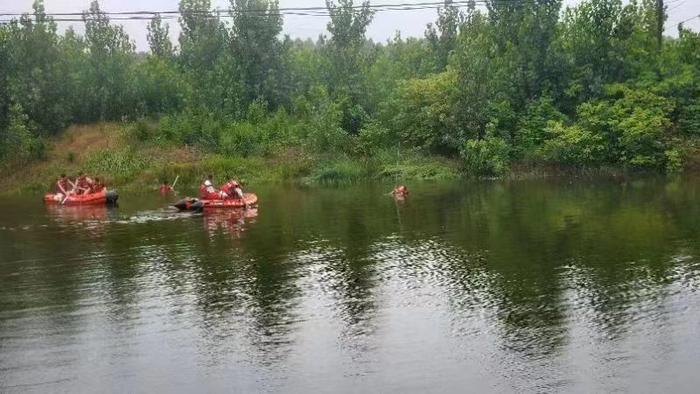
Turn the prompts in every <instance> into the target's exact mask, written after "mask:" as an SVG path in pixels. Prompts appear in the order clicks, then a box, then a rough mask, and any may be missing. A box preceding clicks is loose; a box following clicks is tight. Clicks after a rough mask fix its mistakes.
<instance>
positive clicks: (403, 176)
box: [0, 123, 462, 194]
mask: <svg viewBox="0 0 700 394" xmlns="http://www.w3.org/2000/svg"><path fill="white" fill-rule="evenodd" d="M79 171H84V172H86V173H89V174H94V175H95V176H99V177H102V178H104V179H105V180H106V181H107V183H108V184H109V185H112V186H113V187H115V188H118V189H120V190H143V189H156V188H157V187H158V185H159V184H160V182H161V181H162V180H164V179H165V180H169V181H171V182H172V180H173V179H175V177H177V176H179V181H178V184H180V185H197V184H198V183H199V182H200V181H201V179H202V178H203V177H204V176H206V174H209V173H211V174H216V175H217V176H219V177H223V176H225V175H227V174H228V175H231V176H235V177H238V178H240V179H244V180H246V181H247V182H248V183H249V184H260V183H285V182H286V183H299V184H324V183H351V182H356V181H361V180H394V181H417V180H450V179H458V178H460V177H461V176H462V174H461V173H460V167H459V162H457V161H456V160H449V159H445V158H439V157H428V156H425V155H421V154H419V153H416V152H407V151H396V152H389V151H382V152H379V153H378V154H377V155H375V156H373V157H372V158H358V157H351V156H349V155H332V156H331V155H318V154H309V153H308V152H306V151H304V149H302V148H299V147H288V148H285V149H280V150H277V151H275V152H273V153H272V154H270V155H267V156H249V157H240V156H238V157H236V156H230V155H222V154H215V153H208V152H204V151H203V150H201V149H198V148H195V147H190V146H177V145H174V144H172V143H158V142H146V143H144V142H142V141H138V139H137V138H135V137H134V136H133V132H132V128H131V126H130V125H125V124H120V123H99V124H91V125H75V126H71V127H69V128H68V129H67V130H66V131H65V132H64V133H62V134H61V135H60V136H58V137H56V138H54V139H52V140H49V141H48V143H47V150H46V154H45V158H44V159H43V160H38V161H33V162H30V163H26V164H14V165H11V166H8V167H7V168H6V169H5V171H4V173H5V175H4V176H0V190H1V192H0V193H5V194H16V193H30V192H31V193H35V192H43V191H45V190H47V189H49V188H50V187H51V184H52V182H53V181H54V180H55V178H56V177H57V176H58V175H59V174H61V173H66V174H76V173H78V172H79Z"/></svg>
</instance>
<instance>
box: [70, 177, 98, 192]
mask: <svg viewBox="0 0 700 394" xmlns="http://www.w3.org/2000/svg"><path fill="white" fill-rule="evenodd" d="M94 183H95V181H94V180H92V179H91V178H90V177H89V176H87V175H85V174H84V173H82V172H81V173H79V174H78V178H77V179H76V180H75V187H74V188H73V191H74V192H75V194H79V195H80V194H87V193H90V191H91V190H92V185H93V184H94Z"/></svg>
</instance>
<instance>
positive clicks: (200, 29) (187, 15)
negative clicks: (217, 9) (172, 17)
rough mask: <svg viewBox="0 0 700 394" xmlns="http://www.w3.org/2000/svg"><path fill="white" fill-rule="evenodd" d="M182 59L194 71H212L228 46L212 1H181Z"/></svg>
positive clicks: (224, 31)
mask: <svg viewBox="0 0 700 394" xmlns="http://www.w3.org/2000/svg"><path fill="white" fill-rule="evenodd" d="M178 9H179V11H180V27H181V28H182V32H181V33H180V61H181V62H182V64H183V65H184V66H185V67H186V68H188V69H189V70H192V71H193V72H194V73H195V74H197V73H202V72H205V71H207V70H211V69H212V68H213V67H214V64H216V62H217V60H218V59H219V57H221V55H222V53H223V51H224V48H225V45H226V40H227V37H226V30H225V29H224V27H223V26H222V24H221V21H220V19H219V17H218V15H216V14H214V13H212V12H211V1H210V0H181V1H180V5H179V7H178Z"/></svg>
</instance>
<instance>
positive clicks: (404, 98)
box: [0, 0, 700, 180]
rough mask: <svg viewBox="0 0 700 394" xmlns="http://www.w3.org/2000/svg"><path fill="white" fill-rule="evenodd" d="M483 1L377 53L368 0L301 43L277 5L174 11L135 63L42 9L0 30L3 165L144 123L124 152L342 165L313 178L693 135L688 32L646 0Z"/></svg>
mask: <svg viewBox="0 0 700 394" xmlns="http://www.w3.org/2000/svg"><path fill="white" fill-rule="evenodd" d="M487 3H488V4H487V7H486V9H485V10H479V9H477V8H476V7H474V6H471V7H469V6H468V7H464V8H462V7H457V6H456V5H455V4H454V3H453V2H452V1H451V0H446V1H445V2H444V6H442V7H440V9H439V11H438V17H437V20H436V21H435V23H434V24H430V25H429V26H428V27H427V28H426V34H425V37H424V38H408V39H404V38H402V37H401V35H400V34H398V33H397V34H396V36H395V37H393V38H392V39H390V40H388V41H387V42H385V43H381V44H378V43H374V42H372V41H371V40H368V39H367V38H366V37H365V35H366V31H367V29H368V27H369V25H370V23H371V21H372V18H373V12H372V9H371V8H370V7H369V2H366V1H364V2H362V3H358V2H354V1H353V0H336V1H332V0H328V1H327V3H326V5H327V8H328V13H329V15H330V21H329V23H328V26H327V29H328V36H327V37H326V36H321V37H319V39H318V40H317V41H312V40H305V41H302V40H299V39H297V40H292V39H290V38H289V37H281V33H282V22H283V21H282V17H281V15H280V12H279V5H278V2H277V1H276V0H229V6H230V8H231V10H232V11H231V14H230V15H228V16H230V17H231V19H227V22H223V21H222V20H221V19H220V18H219V16H218V15H217V13H216V11H215V10H213V9H212V2H211V1H210V0H180V2H179V10H180V18H179V20H178V22H179V24H180V31H181V33H180V35H179V37H178V38H179V48H178V50H174V48H173V46H172V44H171V42H170V38H169V28H170V26H168V25H166V24H164V23H163V20H162V18H161V17H160V15H154V16H153V18H152V19H151V21H150V24H149V26H148V36H147V39H148V43H149V47H150V49H151V53H149V54H140V53H136V51H135V47H134V41H133V40H132V39H131V38H130V37H128V35H127V34H126V32H125V30H124V28H123V27H122V26H121V25H120V24H115V23H113V21H110V19H109V17H108V16H107V14H106V13H105V12H103V11H102V10H101V8H100V5H99V4H98V2H97V1H92V2H91V3H90V5H89V9H88V10H86V11H85V12H84V13H83V16H82V18H83V21H84V22H85V33H84V35H82V36H81V35H79V34H77V33H76V32H75V31H74V30H72V29H71V28H69V29H67V30H66V31H65V32H64V33H62V34H59V33H58V29H57V26H56V23H55V22H54V20H53V19H52V18H51V17H50V16H48V15H46V13H45V11H44V6H43V3H42V2H41V1H37V2H35V4H34V7H33V8H34V9H33V12H32V13H31V14H27V15H23V16H21V17H19V18H17V19H15V20H14V21H12V22H10V23H7V24H3V25H0V136H2V139H1V140H0V160H2V161H3V162H9V161H10V160H13V161H18V162H27V161H29V160H32V159H36V158H40V157H42V156H43V155H44V153H43V151H44V145H43V141H44V140H45V138H46V137H49V136H53V135H56V134H58V133H60V132H61V130H63V129H64V128H65V127H66V126H67V125H69V124H70V123H71V122H79V123H84V122H93V121H101V120H105V121H124V120H134V119H151V121H150V122H151V123H149V122H147V121H137V122H136V123H133V124H131V126H129V129H128V137H130V139H129V141H130V142H132V143H134V144H139V145H141V144H143V145H146V146H148V147H151V146H152V144H161V145H160V146H161V147H164V146H166V145H168V144H170V145H187V146H191V147H195V148H196V150H197V151H199V152H203V154H210V155H215V156H216V157H217V158H218V159H217V160H219V159H221V160H224V159H226V160H229V159H230V160H233V159H234V158H235V159H236V160H238V158H242V157H245V158H247V159H248V160H253V159H252V158H255V157H259V158H265V159H269V158H273V157H276V155H280V154H283V152H289V151H295V152H296V151H303V152H306V154H313V155H316V156H320V157H326V155H332V156H333V157H339V158H343V160H345V159H347V162H348V164H347V166H346V165H345V164H343V165H340V164H337V163H335V161H333V162H334V163H335V164H332V165H331V164H328V165H324V166H325V167H326V168H325V170H323V171H320V172H318V173H316V174H315V175H313V176H314V177H316V178H317V179H319V180H324V179H335V178H337V179H354V178H356V177H359V176H360V174H368V173H376V172H377V171H378V172H380V173H382V172H383V171H386V172H387V173H389V174H393V173H397V174H409V173H410V174H414V175H415V174H417V175H416V176H421V177H422V176H423V173H422V172H421V171H423V169H425V168H433V169H434V168H437V167H440V165H441V164H436V165H433V164H430V165H426V166H423V165H418V166H417V167H416V168H418V169H416V170H415V171H414V170H406V169H407V168H412V167H411V165H410V164H408V163H406V162H404V161H402V160H398V163H396V164H392V163H389V162H386V160H385V157H383V156H385V155H386V152H387V151H391V152H394V151H396V152H399V153H402V154H403V153H405V152H417V151H420V152H422V153H429V154H433V155H438V156H441V157H446V158H449V159H457V158H460V159H461V161H462V162H463V163H464V164H465V166H466V168H467V170H468V171H469V172H470V173H473V174H479V175H487V176H499V175H502V174H504V173H505V172H506V171H507V170H508V167H509V165H510V163H511V162H513V161H515V162H518V161H526V162H527V163H528V164H532V165H536V164H538V163H543V164H545V163H546V164H548V165H552V164H554V165H556V164H564V165H568V166H616V167H624V168H630V169H653V170H666V171H669V172H675V171H678V170H680V169H682V168H683V162H684V160H685V159H686V156H689V155H692V152H690V153H689V151H688V150H686V149H684V145H686V144H688V142H689V141H692V140H693V139H695V138H697V136H698V135H700V99H699V97H700V55H699V53H700V34H698V33H697V32H694V31H692V30H690V29H687V28H685V27H680V28H679V35H678V38H671V37H665V38H664V39H663V40H660V37H661V35H660V34H661V31H660V26H661V27H663V21H664V19H665V15H664V14H659V13H658V9H657V8H656V4H655V2H654V1H651V0H640V1H633V2H623V1H622V0H584V1H582V2H579V3H578V4H577V5H576V6H575V7H570V8H567V9H566V10H564V11H563V12H562V10H561V7H562V1H560V0H553V1H525V2H512V1H488V2H487ZM516 3H517V4H516ZM229 21H230V22H229ZM156 122H158V123H156ZM119 155H121V156H119V157H121V158H128V154H127V153H124V152H122V153H119ZM380 156H382V157H380ZM414 159H415V158H414ZM690 159H692V158H690ZM95 160H97V159H95ZM108 160H113V162H114V163H113V164H115V165H118V166H122V167H124V171H125V172H126V173H133V169H130V167H129V166H128V165H127V164H126V163H122V162H120V160H121V159H119V158H118V157H111V156H109V157H108ZM69 161H70V160H69ZM330 162H331V161H329V163H330ZM96 163H97V162H96V161H95V163H93V164H92V165H93V166H97V164H96ZM358 163H362V164H361V165H360V164H358ZM358 166H359V167H361V168H362V170H357V168H358ZM288 167H289V168H292V169H291V170H290V171H289V174H292V173H294V174H298V172H297V170H299V171H302V172H303V171H304V170H302V168H307V169H308V164H305V165H304V166H301V165H300V166H299V167H296V166H288ZM95 168H97V167H95ZM136 168H138V165H136ZM227 168H228V167H227ZM120 171H122V170H120ZM431 171H432V170H426V172H425V174H428V175H426V177H430V175H429V173H430V172H431ZM450 173H451V172H450ZM304 175H308V174H304Z"/></svg>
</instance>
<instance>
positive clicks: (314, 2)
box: [0, 0, 700, 51]
mask: <svg viewBox="0 0 700 394" xmlns="http://www.w3.org/2000/svg"><path fill="white" fill-rule="evenodd" d="M425 1H426V0H374V1H372V2H373V3H374V4H396V3H415V2H425ZM580 1H581V0H564V4H565V5H575V4H577V3H578V2H580ZM32 3H33V0H0V13H20V12H31V9H32ZM356 3H359V0H358V1H356ZM666 3H667V9H668V12H669V18H668V21H667V22H666V34H668V35H672V36H676V35H677V27H676V25H677V23H678V22H680V21H682V20H685V19H688V18H691V17H693V16H696V15H698V14H700V1H699V0H666ZM89 4H90V0H45V1H44V5H45V7H46V11H47V12H48V13H52V12H80V11H82V10H85V9H87V8H88V7H89ZM177 4H178V0H101V1H100V7H101V8H102V10H104V11H137V10H139V11H140V10H148V11H151V10H153V11H161V10H177ZM212 4H213V5H214V6H215V7H217V8H228V7H229V2H228V0H212ZM279 5H280V8H288V7H314V6H319V7H323V6H325V0H279ZM436 18H437V11H436V10H435V9H428V10H413V11H387V12H379V13H377V14H376V15H375V17H374V20H373V22H372V24H371V25H370V27H369V29H368V31H367V36H368V37H369V38H372V39H373V40H375V41H381V42H384V41H386V40H387V39H389V38H391V37H393V36H394V35H395V34H396V32H397V31H400V32H401V35H402V36H403V37H408V36H414V37H416V36H422V35H423V33H424V32H425V26H426V25H427V24H428V23H430V22H433V21H435V19H436ZM114 23H121V24H122V25H124V28H125V29H126V31H127V33H128V34H129V36H130V37H131V39H132V40H134V42H135V43H136V48H137V50H139V51H145V50H148V43H147V41H146V25H147V23H148V21H114ZM168 23H169V24H170V37H171V39H172V40H173V41H174V42H175V43H176V41H177V36H178V34H179V32H180V29H179V26H178V24H177V21H176V20H171V21H168ZM327 23H328V18H327V17H318V16H294V15H287V16H285V20H284V34H289V35H290V36H291V37H292V38H312V39H316V38H318V36H319V35H320V34H327V32H326V24H327ZM69 25H73V27H74V29H75V30H76V31H78V32H81V33H82V32H83V26H82V23H81V22H61V23H60V24H59V29H60V30H61V31H63V30H65V29H66V28H67V27H68V26H69ZM685 26H686V27H690V28H692V29H694V30H700V18H695V19H693V20H692V21H689V22H687V23H686V24H685Z"/></svg>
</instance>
